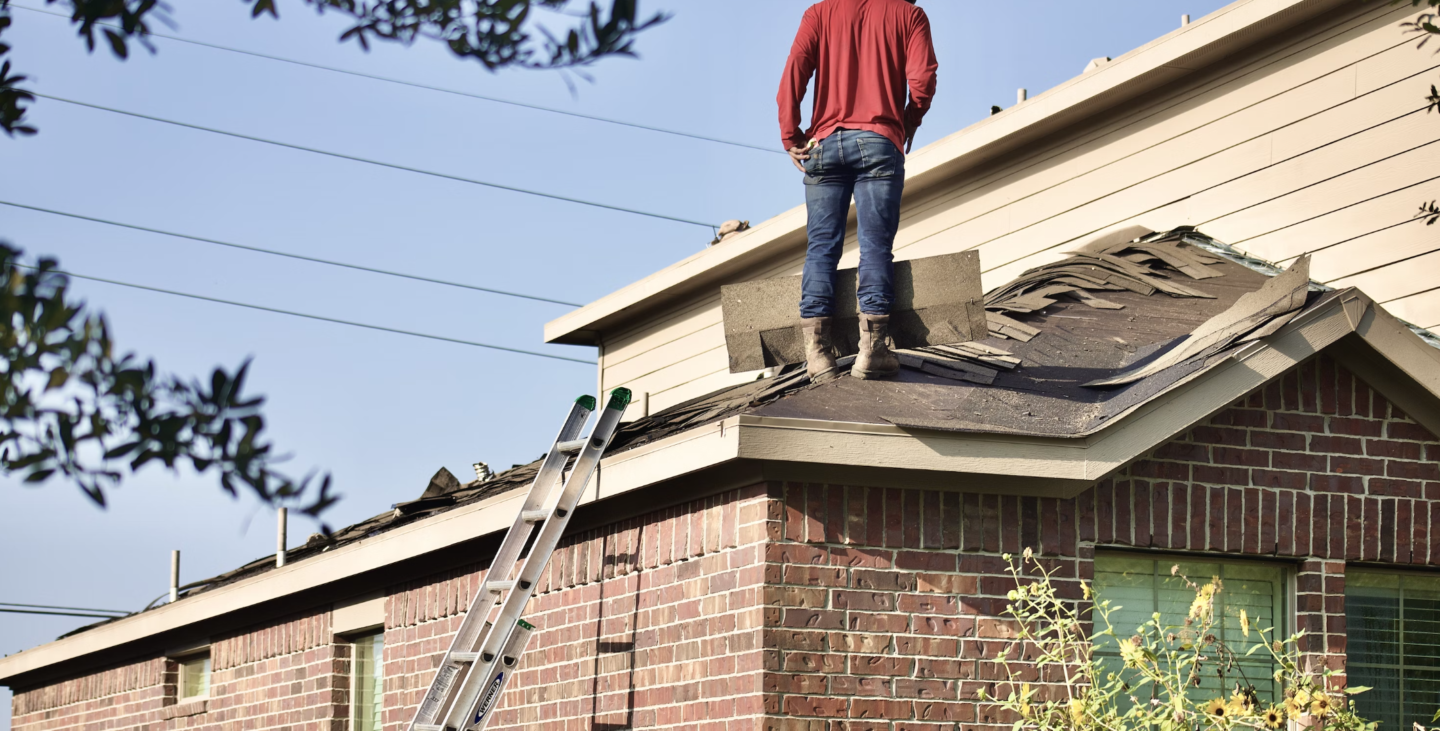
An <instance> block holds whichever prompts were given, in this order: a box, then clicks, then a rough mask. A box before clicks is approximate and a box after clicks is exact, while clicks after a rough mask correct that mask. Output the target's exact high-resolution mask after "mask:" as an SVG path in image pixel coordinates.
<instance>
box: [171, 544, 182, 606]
mask: <svg viewBox="0 0 1440 731" xmlns="http://www.w3.org/2000/svg"><path fill="white" fill-rule="evenodd" d="M179 598H180V552H179V551H171V552H170V602H171V603H174V602H175V600H177V599H179Z"/></svg>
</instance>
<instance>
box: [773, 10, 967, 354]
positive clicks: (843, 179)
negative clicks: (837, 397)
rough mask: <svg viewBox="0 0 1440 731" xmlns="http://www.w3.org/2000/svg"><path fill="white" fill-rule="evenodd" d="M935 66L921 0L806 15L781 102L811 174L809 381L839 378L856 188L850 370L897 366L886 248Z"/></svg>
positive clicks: (785, 128) (804, 299) (788, 143)
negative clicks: (856, 267) (845, 260)
mask: <svg viewBox="0 0 1440 731" xmlns="http://www.w3.org/2000/svg"><path fill="white" fill-rule="evenodd" d="M937 66H938V64H937V63H936V61H935V47H934V46H933V45H932V44H931V42H930V19H929V18H927V17H926V16H925V11H924V10H921V9H920V8H918V7H915V0H823V2H819V3H816V4H815V5H812V6H810V8H809V9H808V10H806V11H805V16H804V17H803V18H802V19H801V20H800V32H799V33H797V34H796V35H795V44H794V45H793V46H792V47H791V49H790V59H789V60H788V61H786V63H785V76H784V78H782V79H781V80H780V93H779V95H778V96H777V98H776V101H777V102H778V103H779V105H780V133H781V136H782V138H783V140H784V143H785V147H786V148H787V149H788V150H789V152H790V159H791V161H792V162H794V163H795V167H797V168H799V169H800V171H801V172H803V173H805V207H806V210H807V214H808V220H807V222H806V226H805V230H806V233H807V235H808V238H809V247H808V249H807V250H806V254H805V272H804V276H803V277H802V278H801V282H802V284H801V292H802V293H801V298H800V318H801V319H800V323H801V329H802V330H803V331H804V333H805V355H806V360H807V370H808V371H809V372H810V378H811V380H812V381H817V382H818V381H823V380H828V379H830V378H833V377H834V376H835V349H834V340H833V338H834V334H833V326H834V322H833V321H834V315H835V270H836V267H837V265H838V264H839V263H840V253H841V250H842V248H843V246H844V242H845V226H846V221H847V219H848V218H849V214H850V197H851V195H852V194H853V195H854V197H855V207H856V210H857V213H858V216H859V238H860V271H859V282H858V285H859V286H858V292H857V294H858V297H859V300H860V302H859V304H860V353H859V355H858V356H857V357H856V359H855V365H854V367H853V368H852V370H851V373H852V374H853V375H855V376H858V377H860V378H885V377H887V376H892V375H894V374H895V373H897V372H899V370H900V362H899V360H897V359H896V358H895V355H894V354H893V353H891V352H890V348H891V341H890V305H891V303H892V302H893V301H894V299H895V289H894V285H893V283H892V281H891V279H892V274H893V272H894V256H893V255H892V253H891V250H892V248H893V247H894V244H895V231H896V229H897V228H899V225H900V194H901V191H902V190H903V189H904V187H905V152H909V148H910V145H911V143H912V142H914V139H915V130H916V129H917V128H918V127H919V126H920V120H921V118H923V117H924V116H925V112H926V111H928V110H929V109H930V101H931V99H932V98H933V97H934V96H935V70H936V68H937ZM811 75H814V76H815V108H814V111H813V113H812V114H811V120H810V122H811V123H810V129H809V131H801V129H800V100H801V99H803V98H804V97H805V88H806V86H808V85H809V83H810V77H811ZM907 90H908V91H909V97H910V101H909V104H908V105H907V104H906V100H905V97H906V91H907ZM902 150H904V152H902Z"/></svg>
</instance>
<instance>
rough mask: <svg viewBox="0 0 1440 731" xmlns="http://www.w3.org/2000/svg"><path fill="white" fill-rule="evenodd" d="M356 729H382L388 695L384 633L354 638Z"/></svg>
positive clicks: (374, 730) (354, 714) (354, 727)
mask: <svg viewBox="0 0 1440 731" xmlns="http://www.w3.org/2000/svg"><path fill="white" fill-rule="evenodd" d="M354 652H355V667H354V677H353V682H354V702H353V704H352V706H351V709H352V718H351V721H352V723H353V731H380V729H381V728H382V722H381V710H382V706H383V701H384V697H385V673H384V667H385V665H384V662H385V657H384V656H385V635H384V634H381V633H376V634H373V635H366V636H364V637H358V638H356V639H355V644H354Z"/></svg>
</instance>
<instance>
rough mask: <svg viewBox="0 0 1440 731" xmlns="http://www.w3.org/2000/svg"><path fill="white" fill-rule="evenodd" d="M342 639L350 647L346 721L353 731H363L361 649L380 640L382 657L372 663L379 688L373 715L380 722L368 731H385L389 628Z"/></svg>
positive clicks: (356, 632) (353, 633) (374, 681)
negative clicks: (386, 659)
mask: <svg viewBox="0 0 1440 731" xmlns="http://www.w3.org/2000/svg"><path fill="white" fill-rule="evenodd" d="M342 639H343V641H344V642H345V644H346V645H348V646H349V647H350V683H349V686H350V703H349V706H350V712H349V713H348V714H347V718H346V721H347V722H348V723H349V725H350V731H361V724H360V698H361V686H360V681H361V673H360V672H359V670H360V648H361V647H362V646H363V645H364V643H365V641H367V640H368V641H370V642H371V643H373V642H374V641H375V640H377V639H378V640H379V648H378V649H379V653H377V654H376V656H374V657H372V658H371V659H370V664H371V671H370V677H371V678H372V680H371V682H372V683H374V684H375V686H376V687H375V688H373V689H372V690H371V693H373V694H374V698H373V700H372V703H373V704H374V708H373V709H371V712H372V713H373V714H374V715H375V716H377V717H378V718H376V719H375V720H374V722H373V723H374V726H375V728H371V729H366V730H365V731H382V729H383V726H384V718H383V715H384V711H385V692H384V689H385V628H384V627H383V626H379V627H370V628H368V629H362V630H358V631H355V632H349V633H346V634H345V636H344V637H343V638H342ZM372 647H373V644H372Z"/></svg>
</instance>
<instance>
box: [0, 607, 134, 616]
mask: <svg viewBox="0 0 1440 731" xmlns="http://www.w3.org/2000/svg"><path fill="white" fill-rule="evenodd" d="M0 613H3V614H49V615H51V616H55V617H95V618H98V619H119V618H120V617H121V615H119V614H86V613H84V612H52V611H48V610H44V609H10V608H8V607H0Z"/></svg>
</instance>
